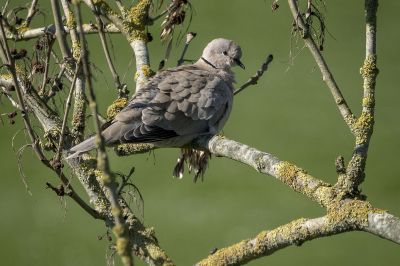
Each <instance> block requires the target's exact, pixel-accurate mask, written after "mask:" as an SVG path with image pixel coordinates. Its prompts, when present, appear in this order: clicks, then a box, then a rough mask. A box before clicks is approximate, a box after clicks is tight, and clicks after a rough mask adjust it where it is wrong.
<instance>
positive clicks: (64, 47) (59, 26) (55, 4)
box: [51, 0, 71, 59]
mask: <svg viewBox="0 0 400 266" xmlns="http://www.w3.org/2000/svg"><path fill="white" fill-rule="evenodd" d="M51 8H52V11H53V16H54V24H55V26H56V36H57V42H58V44H59V46H60V50H61V54H62V55H63V58H64V59H67V58H71V50H70V49H69V47H68V42H67V38H66V33H65V31H64V26H63V23H62V17H61V12H60V4H59V1H58V0H51Z"/></svg>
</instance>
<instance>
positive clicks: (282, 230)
mask: <svg viewBox="0 0 400 266" xmlns="http://www.w3.org/2000/svg"><path fill="white" fill-rule="evenodd" d="M346 230H349V228H345V227H343V228H334V227H332V226H331V222H330V219H329V218H328V217H327V216H324V217H320V218H315V219H299V220H295V221H293V222H291V223H288V224H285V225H282V226H280V227H278V228H276V229H274V230H271V231H263V232H261V233H259V234H258V235H257V236H256V237H254V238H252V239H247V240H243V241H241V242H239V243H237V244H234V245H232V246H229V247H226V248H223V249H220V250H218V251H217V252H215V253H214V254H212V255H210V256H208V257H207V258H206V259H204V260H202V261H200V262H199V263H197V264H196V265H197V266H211V265H212V266H222V265H224V266H227V265H243V264H246V263H248V262H249V261H251V260H254V259H257V258H260V257H263V256H268V255H270V254H272V253H274V252H275V251H278V250H280V249H283V248H285V247H287V246H291V245H297V246H299V245H301V244H303V243H304V242H306V241H309V240H312V239H315V238H320V237H325V236H330V235H335V234H339V233H342V232H344V231H346Z"/></svg>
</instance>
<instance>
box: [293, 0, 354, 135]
mask: <svg viewBox="0 0 400 266" xmlns="http://www.w3.org/2000/svg"><path fill="white" fill-rule="evenodd" d="M288 3H289V7H290V10H291V12H292V15H293V18H294V21H295V23H296V26H297V27H298V28H299V29H300V30H301V31H302V32H303V36H302V37H303V39H304V42H305V44H306V45H307V47H308V49H309V50H310V52H311V55H312V56H313V57H314V60H315V62H316V63H317V65H318V67H319V69H320V71H321V74H322V80H323V81H324V82H325V83H326V85H327V86H328V88H329V89H330V91H331V94H332V96H333V99H334V100H335V103H336V105H337V107H338V109H339V112H340V114H341V115H342V117H343V120H344V121H345V122H346V124H347V125H348V127H349V128H350V130H351V131H352V132H353V131H354V130H353V127H354V123H355V119H354V115H353V113H352V112H351V110H350V107H349V106H348V105H347V103H346V100H345V99H344V97H343V95H342V92H341V91H340V89H339V86H338V85H337V83H336V81H335V79H334V77H333V75H332V72H331V71H330V69H329V67H328V65H327V63H326V61H325V59H324V57H323V56H322V54H321V52H320V51H319V49H318V46H317V45H316V44H315V41H314V39H313V38H312V36H311V34H309V29H308V26H307V25H306V24H305V22H304V20H303V16H302V14H301V13H300V12H299V8H298V6H297V0H288Z"/></svg>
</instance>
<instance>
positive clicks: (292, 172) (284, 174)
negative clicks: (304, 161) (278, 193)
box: [276, 161, 304, 183]
mask: <svg viewBox="0 0 400 266" xmlns="http://www.w3.org/2000/svg"><path fill="white" fill-rule="evenodd" d="M276 170H277V173H278V176H279V177H281V178H282V179H283V180H285V181H287V182H289V181H290V182H291V180H292V179H293V178H295V177H296V176H297V174H298V173H299V172H302V171H304V170H302V169H301V168H299V167H297V166H295V165H293V164H291V163H289V162H286V161H283V162H280V163H279V164H278V165H277V166H276ZM284 183H286V182H284Z"/></svg>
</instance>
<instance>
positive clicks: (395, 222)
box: [363, 212, 400, 244]
mask: <svg viewBox="0 0 400 266" xmlns="http://www.w3.org/2000/svg"><path fill="white" fill-rule="evenodd" d="M363 230H364V231H367V232H370V233H371V234H374V235H377V236H379V237H382V238H384V239H387V240H390V241H393V242H395V243H397V244H400V218H398V217H395V216H393V215H392V214H390V213H387V212H383V213H382V212H380V213H370V214H369V215H368V226H367V227H365V228H364V229H363Z"/></svg>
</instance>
